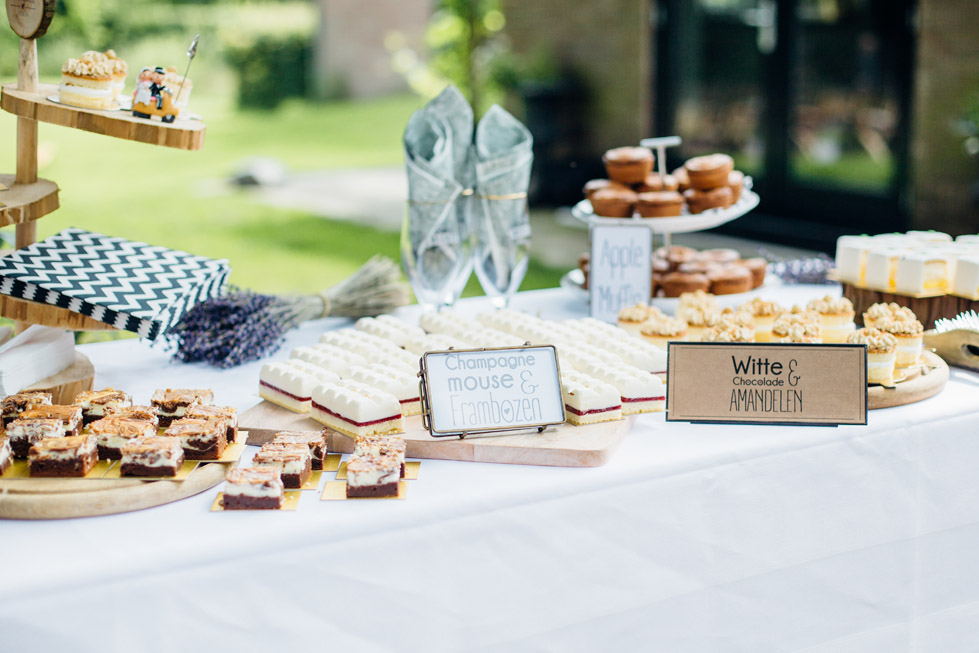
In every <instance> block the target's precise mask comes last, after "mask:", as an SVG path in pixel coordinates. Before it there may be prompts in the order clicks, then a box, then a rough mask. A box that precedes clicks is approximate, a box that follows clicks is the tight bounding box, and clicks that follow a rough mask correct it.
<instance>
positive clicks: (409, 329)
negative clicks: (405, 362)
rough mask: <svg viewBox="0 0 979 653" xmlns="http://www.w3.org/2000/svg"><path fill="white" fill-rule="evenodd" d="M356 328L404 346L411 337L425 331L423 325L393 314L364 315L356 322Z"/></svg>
mask: <svg viewBox="0 0 979 653" xmlns="http://www.w3.org/2000/svg"><path fill="white" fill-rule="evenodd" d="M354 328H356V329H358V330H360V331H366V332H367V333H371V334H373V335H375V336H378V337H381V338H384V339H385V340H390V341H391V342H393V343H394V344H396V345H397V346H399V347H403V346H404V345H405V343H406V342H407V341H408V340H409V339H411V338H413V337H416V336H420V335H423V334H424V333H425V332H424V331H423V330H422V329H421V327H416V326H414V325H411V324H408V323H407V322H402V321H401V320H399V319H398V318H396V317H393V316H391V315H378V316H377V317H362V318H360V319H359V320H357V323H356V324H354Z"/></svg>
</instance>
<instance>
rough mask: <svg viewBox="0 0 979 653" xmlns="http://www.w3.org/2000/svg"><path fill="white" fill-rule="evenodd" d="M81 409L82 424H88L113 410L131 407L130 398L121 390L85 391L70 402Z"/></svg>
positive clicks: (131, 401)
mask: <svg viewBox="0 0 979 653" xmlns="http://www.w3.org/2000/svg"><path fill="white" fill-rule="evenodd" d="M72 403H73V404H74V405H75V406H80V407H81V409H82V423H84V424H88V423H90V422H94V421H95V420H97V419H102V418H103V417H105V416H106V415H107V414H108V412H109V411H110V410H112V409H115V408H123V407H125V406H131V405H132V403H133V400H132V398H131V397H130V396H129V395H127V394H126V393H125V392H123V391H121V390H116V389H115V388H105V389H104V390H86V391H84V392H80V393H78V395H76V396H75V401H74V402H72Z"/></svg>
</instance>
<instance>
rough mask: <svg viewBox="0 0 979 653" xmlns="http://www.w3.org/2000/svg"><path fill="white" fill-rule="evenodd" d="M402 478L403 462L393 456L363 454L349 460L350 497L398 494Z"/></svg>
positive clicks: (348, 486)
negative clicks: (372, 490)
mask: <svg viewBox="0 0 979 653" xmlns="http://www.w3.org/2000/svg"><path fill="white" fill-rule="evenodd" d="M400 480H401V464H400V463H399V462H398V460H397V458H395V457H393V456H366V455H361V456H352V457H351V458H350V460H348V461H347V496H348V497H349V496H396V495H397V494H398V483H399V481H400ZM371 489H374V490H376V491H375V492H371V491H370V490H371ZM358 490H359V491H360V492H358Z"/></svg>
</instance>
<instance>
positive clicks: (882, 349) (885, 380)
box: [847, 329, 897, 385]
mask: <svg viewBox="0 0 979 653" xmlns="http://www.w3.org/2000/svg"><path fill="white" fill-rule="evenodd" d="M847 342H848V343H851V344H855V345H867V383H879V384H881V385H894V364H895V361H896V360H897V338H895V337H894V336H892V335H891V334H889V333H884V332H883V331H879V330H878V329H859V330H857V331H854V332H853V333H851V334H850V335H849V337H847Z"/></svg>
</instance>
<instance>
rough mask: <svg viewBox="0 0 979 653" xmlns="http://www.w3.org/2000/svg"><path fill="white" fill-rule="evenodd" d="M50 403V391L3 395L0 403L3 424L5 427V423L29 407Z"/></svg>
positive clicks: (48, 404)
mask: <svg viewBox="0 0 979 653" xmlns="http://www.w3.org/2000/svg"><path fill="white" fill-rule="evenodd" d="M50 405H51V393H50V392H18V393H17V394H12V395H8V396H6V397H4V398H3V402H2V403H0V411H2V415H3V426H4V428H6V427H7V424H9V423H10V422H11V421H12V420H14V419H16V418H17V417H18V416H20V414H21V413H23V412H24V411H25V410H27V409H29V408H35V407H38V406H50Z"/></svg>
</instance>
